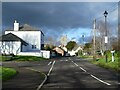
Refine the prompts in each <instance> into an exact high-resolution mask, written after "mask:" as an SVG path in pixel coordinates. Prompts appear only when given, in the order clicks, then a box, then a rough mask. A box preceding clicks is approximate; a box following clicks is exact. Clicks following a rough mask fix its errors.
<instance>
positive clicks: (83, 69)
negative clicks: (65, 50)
mask: <svg viewBox="0 0 120 90" xmlns="http://www.w3.org/2000/svg"><path fill="white" fill-rule="evenodd" d="M72 62H73V61H72ZM73 63H74V62H73ZM74 64H75V65H76V66H79V65H78V64H76V63H74ZM79 68H80V69H81V70H83V71H84V72H87V71H86V70H85V69H84V68H82V67H79Z"/></svg>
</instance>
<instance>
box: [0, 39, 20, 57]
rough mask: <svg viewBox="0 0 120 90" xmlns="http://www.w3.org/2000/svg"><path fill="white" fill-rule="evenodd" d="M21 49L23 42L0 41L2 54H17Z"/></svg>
mask: <svg viewBox="0 0 120 90" xmlns="http://www.w3.org/2000/svg"><path fill="white" fill-rule="evenodd" d="M20 51H21V42H19V41H15V42H1V41H0V53H1V54H2V53H3V54H11V53H13V54H15V55H16V54H17V53H19V52H20Z"/></svg>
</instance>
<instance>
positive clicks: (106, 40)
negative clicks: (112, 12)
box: [104, 11, 108, 62]
mask: <svg viewBox="0 0 120 90" xmlns="http://www.w3.org/2000/svg"><path fill="white" fill-rule="evenodd" d="M107 15H108V12H107V11H105V12H104V16H105V59H106V62H107V43H108V37H107V20H106V19H107Z"/></svg>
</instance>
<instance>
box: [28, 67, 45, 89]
mask: <svg viewBox="0 0 120 90" xmlns="http://www.w3.org/2000/svg"><path fill="white" fill-rule="evenodd" d="M26 69H29V70H32V71H35V72H39V73H41V74H43V75H44V76H45V79H44V80H43V81H42V83H41V84H40V85H39V86H38V88H37V89H36V90H40V88H41V87H42V86H43V84H44V83H45V82H46V80H47V75H46V74H44V73H42V72H40V71H38V70H35V69H32V68H26Z"/></svg>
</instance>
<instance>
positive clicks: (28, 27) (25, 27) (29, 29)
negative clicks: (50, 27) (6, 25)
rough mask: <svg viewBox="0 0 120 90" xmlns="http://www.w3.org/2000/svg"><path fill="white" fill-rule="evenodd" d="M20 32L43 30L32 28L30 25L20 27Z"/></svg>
mask: <svg viewBox="0 0 120 90" xmlns="http://www.w3.org/2000/svg"><path fill="white" fill-rule="evenodd" d="M6 31H13V29H8V30H6ZM19 31H41V30H38V29H36V28H33V27H31V26H30V25H28V24H24V25H23V26H20V27H19ZM41 33H42V34H43V32H42V31H41ZM43 35H44V34H43Z"/></svg>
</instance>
